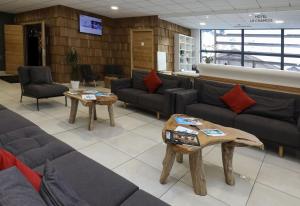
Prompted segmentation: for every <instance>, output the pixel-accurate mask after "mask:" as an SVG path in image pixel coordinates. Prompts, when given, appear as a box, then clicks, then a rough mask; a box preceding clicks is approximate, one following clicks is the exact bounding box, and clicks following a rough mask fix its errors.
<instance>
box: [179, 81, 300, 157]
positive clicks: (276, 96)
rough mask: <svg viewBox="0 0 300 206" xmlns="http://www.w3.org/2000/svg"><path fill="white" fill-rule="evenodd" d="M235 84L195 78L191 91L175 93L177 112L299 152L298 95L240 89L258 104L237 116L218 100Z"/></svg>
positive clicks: (299, 107)
mask: <svg viewBox="0 0 300 206" xmlns="http://www.w3.org/2000/svg"><path fill="white" fill-rule="evenodd" d="M233 86H234V85H231V84H225V83H219V82H213V81H206V80H201V79H196V80H195V83H194V89H193V90H186V91H181V92H179V93H177V97H176V111H177V113H186V114H189V115H192V116H196V117H200V118H203V119H205V120H208V121H211V122H214V123H217V124H221V125H224V126H229V127H234V128H238V129H241V130H243V131H246V132H249V133H252V134H254V135H256V136H257V137H258V138H260V139H261V140H264V141H265V142H270V143H275V144H276V145H280V146H287V147H290V148H294V149H296V151H299V149H300V96H299V95H294V94H287V93H281V92H273V91H267V90H262V89H255V88H252V87H248V86H242V87H243V89H244V91H245V92H246V93H247V94H248V95H249V96H250V97H252V98H253V99H254V100H256V102H257V104H256V105H254V106H253V107H251V108H249V109H246V110H245V111H243V112H242V113H240V114H236V113H234V112H232V111H231V110H230V109H229V108H228V107H227V106H226V105H225V104H224V103H223V102H222V101H221V100H220V99H219V97H220V96H222V95H223V94H224V93H226V92H227V91H229V89H231V88H232V87H233Z"/></svg>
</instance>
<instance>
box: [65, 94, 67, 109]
mask: <svg viewBox="0 0 300 206" xmlns="http://www.w3.org/2000/svg"><path fill="white" fill-rule="evenodd" d="M67 106H68V98H67V97H66V96H65V107H67Z"/></svg>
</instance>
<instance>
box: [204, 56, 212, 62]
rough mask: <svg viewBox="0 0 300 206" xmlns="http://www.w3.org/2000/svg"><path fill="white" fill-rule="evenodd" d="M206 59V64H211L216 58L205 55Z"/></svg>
mask: <svg viewBox="0 0 300 206" xmlns="http://www.w3.org/2000/svg"><path fill="white" fill-rule="evenodd" d="M204 61H205V63H206V64H210V63H212V62H213V61H214V58H213V57H208V56H207V57H204Z"/></svg>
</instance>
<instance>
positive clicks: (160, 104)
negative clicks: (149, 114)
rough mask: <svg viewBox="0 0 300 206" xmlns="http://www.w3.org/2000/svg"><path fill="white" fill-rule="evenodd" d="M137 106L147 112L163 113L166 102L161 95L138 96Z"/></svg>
mask: <svg viewBox="0 0 300 206" xmlns="http://www.w3.org/2000/svg"><path fill="white" fill-rule="evenodd" d="M138 104H139V105H140V106H142V107H144V108H146V109H148V110H152V111H156V112H163V111H164V106H165V105H166V104H167V102H165V97H164V95H161V94H142V95H140V96H139V100H138Z"/></svg>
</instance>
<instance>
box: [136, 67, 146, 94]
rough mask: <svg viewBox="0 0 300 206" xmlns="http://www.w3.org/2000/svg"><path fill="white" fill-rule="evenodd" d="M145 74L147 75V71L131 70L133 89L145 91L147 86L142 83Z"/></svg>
mask: <svg viewBox="0 0 300 206" xmlns="http://www.w3.org/2000/svg"><path fill="white" fill-rule="evenodd" d="M147 75H148V72H144V71H133V72H132V87H133V88H134V89H139V90H143V91H147V87H146V86H145V84H144V79H145V77H146V76H147Z"/></svg>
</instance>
